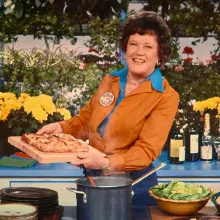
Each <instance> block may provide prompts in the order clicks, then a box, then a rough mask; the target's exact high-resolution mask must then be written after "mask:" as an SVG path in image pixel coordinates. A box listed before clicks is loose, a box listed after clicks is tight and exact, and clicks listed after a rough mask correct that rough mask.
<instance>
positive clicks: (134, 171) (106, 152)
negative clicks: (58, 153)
mask: <svg viewBox="0 0 220 220" xmlns="http://www.w3.org/2000/svg"><path fill="white" fill-rule="evenodd" d="M120 43H121V48H122V50H123V51H124V52H125V58H126V63H127V65H126V66H125V67H124V68H123V69H121V70H117V71H114V72H111V73H109V74H108V75H106V76H105V77H104V78H103V80H102V82H101V83H100V86H99V88H98V90H97V91H96V93H95V94H94V95H93V97H92V98H91V100H90V101H89V103H88V104H87V105H85V106H84V107H83V108H82V109H81V110H80V112H79V114H78V115H75V116H74V117H72V118H71V119H69V120H64V121H62V122H59V123H53V124H49V125H47V126H45V127H43V128H42V129H41V130H39V131H38V134H43V133H54V132H55V131H56V130H57V129H58V130H59V131H60V129H61V130H62V132H64V133H68V134H72V135H73V136H74V137H76V138H79V139H82V140H84V141H85V140H87V139H88V140H89V145H90V147H89V151H88V152H80V153H78V154H77V157H78V158H79V159H80V160H79V161H72V164H74V165H78V166H79V165H80V164H84V166H85V167H86V168H88V169H90V174H92V175H96V176H97V175H116V176H120V175H126V176H129V177H130V178H131V179H132V180H136V179H138V178H139V177H141V176H143V175H144V174H146V173H147V172H149V171H150V170H152V169H153V165H152V162H153V161H154V160H155V159H156V158H157V157H158V156H159V155H160V154H161V151H162V148H163V146H164V143H165V141H166V139H167V136H168V133H169V131H170V128H171V125H172V123H173V119H174V117H175V114H176V111H177V107H178V103H179V96H178V94H177V92H176V91H175V90H174V89H173V88H172V87H171V86H170V85H169V83H168V81H167V80H166V79H164V78H163V77H162V73H161V72H160V69H159V67H161V66H163V64H164V63H165V62H166V61H168V60H169V57H170V54H171V50H170V31H169V28H168V27H167V25H166V23H165V22H164V21H163V19H162V18H161V17H160V16H159V15H158V14H157V13H154V12H140V13H137V14H135V15H132V16H130V17H128V18H127V20H126V21H125V23H124V24H123V26H122V39H121V41H120ZM156 184H157V175H156V173H154V174H152V175H151V176H149V177H147V178H146V179H144V180H143V181H142V184H137V185H135V186H134V188H133V190H134V196H133V198H132V199H133V201H132V202H133V205H134V206H135V205H137V206H146V205H149V204H150V205H152V204H155V201H154V200H153V199H152V198H151V197H150V196H149V194H148V189H149V188H150V187H152V186H154V185H156Z"/></svg>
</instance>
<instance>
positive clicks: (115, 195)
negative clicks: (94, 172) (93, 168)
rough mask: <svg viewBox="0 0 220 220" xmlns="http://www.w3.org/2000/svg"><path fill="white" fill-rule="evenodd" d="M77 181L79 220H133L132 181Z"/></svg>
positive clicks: (101, 177) (109, 177)
mask: <svg viewBox="0 0 220 220" xmlns="http://www.w3.org/2000/svg"><path fill="white" fill-rule="evenodd" d="M93 179H94V181H95V183H96V185H97V186H96V187H93V186H91V184H90V182H89V180H88V179H87V178H80V179H78V180H76V184H77V190H76V189H73V188H68V190H70V191H73V192H74V193H76V198H77V220H113V219H114V220H131V214H132V213H131V210H132V209H131V208H132V185H131V183H132V180H130V179H129V178H126V177H114V176H99V177H93Z"/></svg>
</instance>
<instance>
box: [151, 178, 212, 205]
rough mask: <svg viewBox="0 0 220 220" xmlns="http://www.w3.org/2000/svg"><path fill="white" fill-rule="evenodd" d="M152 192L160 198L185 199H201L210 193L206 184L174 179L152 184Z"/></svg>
mask: <svg viewBox="0 0 220 220" xmlns="http://www.w3.org/2000/svg"><path fill="white" fill-rule="evenodd" d="M152 192H153V193H154V194H155V195H156V196H158V197H160V198H166V199H174V200H186V201H191V200H198V199H203V198H206V197H207V196H209V195H210V194H211V192H210V190H209V189H208V187H206V186H202V185H197V184H193V183H185V182H180V181H175V180H174V181H172V182H170V183H168V184H160V185H157V186H154V187H153V188H152Z"/></svg>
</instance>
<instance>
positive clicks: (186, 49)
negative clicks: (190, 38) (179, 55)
mask: <svg viewBox="0 0 220 220" xmlns="http://www.w3.org/2000/svg"><path fill="white" fill-rule="evenodd" d="M183 53H185V54H194V50H193V49H192V47H184V49H183Z"/></svg>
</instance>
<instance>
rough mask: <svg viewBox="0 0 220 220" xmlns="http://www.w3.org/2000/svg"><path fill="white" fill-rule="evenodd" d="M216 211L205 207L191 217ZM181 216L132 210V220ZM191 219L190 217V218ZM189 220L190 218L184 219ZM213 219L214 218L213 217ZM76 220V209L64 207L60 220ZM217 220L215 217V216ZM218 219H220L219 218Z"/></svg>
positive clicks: (147, 209) (169, 219)
mask: <svg viewBox="0 0 220 220" xmlns="http://www.w3.org/2000/svg"><path fill="white" fill-rule="evenodd" d="M215 214H216V209H215V207H209V206H206V207H204V208H203V209H202V210H200V211H199V212H198V213H196V214H195V215H193V216H194V217H199V216H207V215H209V216H215ZM182 217H183V216H172V215H169V214H167V213H164V212H162V211H161V210H160V209H159V208H158V207H156V206H152V207H133V208H132V220H158V219H163V220H174V219H176V218H177V219H178V218H182ZM191 217H192V216H191ZM186 218H188V219H190V216H188V217H186ZM213 218H214V217H213ZM67 219H68V220H76V207H74V206H65V207H64V213H63V216H62V218H61V220H67ZM216 219H217V216H216ZM219 219H220V217H219Z"/></svg>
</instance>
